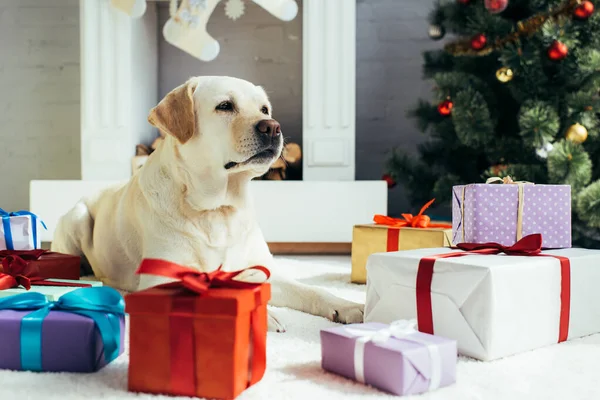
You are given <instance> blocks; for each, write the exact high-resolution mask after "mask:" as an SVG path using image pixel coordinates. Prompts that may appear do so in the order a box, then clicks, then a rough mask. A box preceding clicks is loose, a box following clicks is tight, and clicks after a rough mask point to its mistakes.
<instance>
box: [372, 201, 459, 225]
mask: <svg viewBox="0 0 600 400" xmlns="http://www.w3.org/2000/svg"><path fill="white" fill-rule="evenodd" d="M434 201H435V199H432V200H430V201H428V202H427V204H425V205H424V206H423V207H421V210H420V211H419V213H418V214H417V215H414V216H413V215H412V214H402V218H404V219H400V218H392V217H388V216H386V215H375V216H374V217H373V222H375V223H376V224H377V225H387V226H390V227H393V228H405V227H410V228H444V229H450V228H452V225H451V224H432V223H431V218H430V217H429V216H428V215H423V213H424V212H425V210H427V209H428V208H429V206H431V205H432V204H433V202H434Z"/></svg>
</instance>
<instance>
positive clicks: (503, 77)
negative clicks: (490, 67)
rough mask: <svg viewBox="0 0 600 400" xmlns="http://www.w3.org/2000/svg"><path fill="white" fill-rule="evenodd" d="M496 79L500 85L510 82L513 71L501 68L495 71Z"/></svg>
mask: <svg viewBox="0 0 600 400" xmlns="http://www.w3.org/2000/svg"><path fill="white" fill-rule="evenodd" d="M496 78H497V79H498V80H499V81H500V82H502V83H506V82H510V81H512V78H513V71H512V69H510V68H508V67H502V68H500V69H499V70H498V71H496Z"/></svg>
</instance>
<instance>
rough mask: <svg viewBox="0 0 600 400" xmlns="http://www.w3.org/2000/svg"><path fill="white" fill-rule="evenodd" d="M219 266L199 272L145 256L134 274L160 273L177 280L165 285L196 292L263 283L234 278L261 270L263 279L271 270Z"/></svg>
mask: <svg viewBox="0 0 600 400" xmlns="http://www.w3.org/2000/svg"><path fill="white" fill-rule="evenodd" d="M221 267H222V266H220V267H219V268H217V269H216V270H214V271H212V272H199V271H198V270H195V269H193V268H189V267H184V266H183V265H178V264H175V263H172V262H170V261H165V260H160V259H155V258H146V259H144V260H142V262H141V264H140V266H139V268H138V269H137V271H136V274H150V275H160V276H164V277H166V278H172V279H177V282H173V283H167V284H166V285H167V286H173V285H176V286H183V287H185V288H186V289H188V290H191V291H192V292H196V293H198V294H202V293H204V292H206V291H207V290H208V289H209V288H217V287H227V288H232V289H235V288H238V289H244V288H252V287H255V286H257V285H260V284H262V283H264V282H258V283H253V282H244V281H240V280H236V279H235V278H236V277H237V276H238V275H240V274H241V273H242V272H245V271H250V270H257V271H262V272H263V273H264V274H265V278H264V281H266V280H267V279H269V277H270V276H271V272H270V271H269V270H268V269H267V268H265V267H263V266H260V265H256V266H254V267H250V268H246V269H242V270H239V271H234V272H225V271H222V270H221ZM161 286H164V285H161Z"/></svg>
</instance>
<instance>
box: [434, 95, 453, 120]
mask: <svg viewBox="0 0 600 400" xmlns="http://www.w3.org/2000/svg"><path fill="white" fill-rule="evenodd" d="M453 107H454V103H453V102H452V100H450V99H447V100H444V101H442V102H441V103H440V104H439V105H438V108H437V109H438V113H440V115H443V116H444V117H447V116H448V115H450V114H451V113H452V108H453Z"/></svg>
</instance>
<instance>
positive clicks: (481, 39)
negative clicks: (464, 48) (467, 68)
mask: <svg viewBox="0 0 600 400" xmlns="http://www.w3.org/2000/svg"><path fill="white" fill-rule="evenodd" d="M486 43H487V38H486V37H485V35H484V34H483V33H480V34H479V35H475V36H473V38H472V39H471V47H472V48H473V50H481V49H483V48H484V47H485V44H486Z"/></svg>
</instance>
